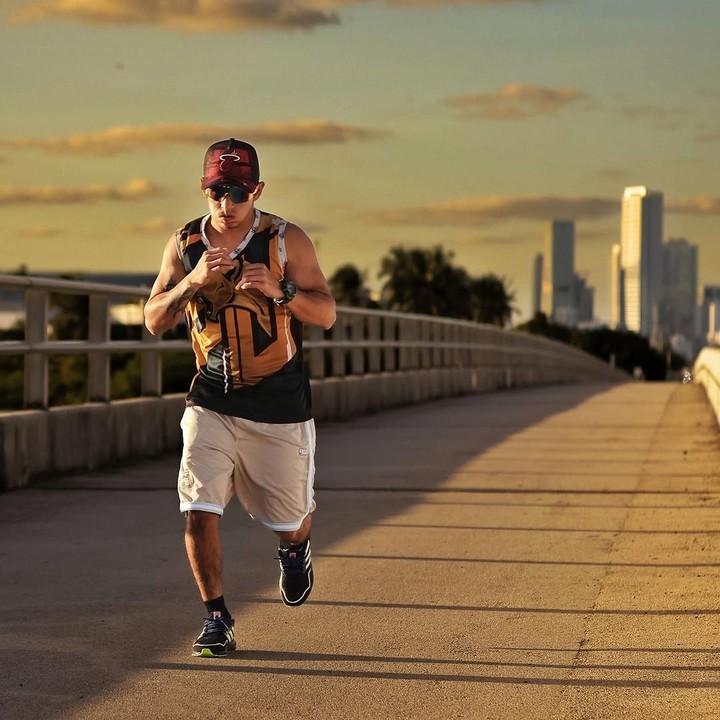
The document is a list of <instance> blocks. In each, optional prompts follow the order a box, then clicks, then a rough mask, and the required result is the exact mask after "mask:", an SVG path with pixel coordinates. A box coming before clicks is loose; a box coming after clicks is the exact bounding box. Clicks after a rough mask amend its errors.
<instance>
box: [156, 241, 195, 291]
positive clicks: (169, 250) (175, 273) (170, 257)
mask: <svg viewBox="0 0 720 720" xmlns="http://www.w3.org/2000/svg"><path fill="white" fill-rule="evenodd" d="M185 275H186V273H185V268H184V267H183V264H182V261H181V260H180V258H179V257H178V254H177V251H176V249H175V241H174V238H171V239H170V240H169V241H168V244H167V245H166V246H165V252H164V253H163V259H162V264H161V266H160V272H159V273H158V275H157V277H156V278H155V282H154V283H153V286H152V290H151V291H150V297H151V298H152V297H155V296H156V295H159V294H161V293H165V292H169V291H170V290H172V289H173V288H174V287H175V286H176V285H177V284H178V283H179V282H180V280H181V279H182V278H183V277H185Z"/></svg>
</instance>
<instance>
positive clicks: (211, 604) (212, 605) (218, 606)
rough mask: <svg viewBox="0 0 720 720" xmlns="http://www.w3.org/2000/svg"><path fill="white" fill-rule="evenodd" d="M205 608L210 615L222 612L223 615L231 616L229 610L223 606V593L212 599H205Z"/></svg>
mask: <svg viewBox="0 0 720 720" xmlns="http://www.w3.org/2000/svg"><path fill="white" fill-rule="evenodd" d="M205 609H206V610H207V611H208V614H209V615H212V614H213V613H214V612H219V613H222V616H223V617H227V618H229V617H231V615H230V611H229V610H228V609H227V608H226V607H225V597H224V596H223V595H221V596H220V597H216V598H215V599H213V600H206V601H205Z"/></svg>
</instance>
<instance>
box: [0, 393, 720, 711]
mask: <svg viewBox="0 0 720 720" xmlns="http://www.w3.org/2000/svg"><path fill="white" fill-rule="evenodd" d="M718 441H719V436H718V429H717V425H716V421H715V418H714V416H713V414H712V411H711V410H710V408H709V405H708V404H707V401H706V400H705V396H704V393H703V391H702V389H701V388H699V387H696V386H694V385H682V384H627V385H620V386H609V385H597V386H564V387H550V388H535V389H527V390H514V391H506V392H499V393H490V394H484V395H475V396H471V397H464V398H456V399H451V400H443V401H438V402H435V403H431V404H427V405H423V406H415V407H409V408H404V409H400V410H393V411H390V412H385V413H382V414H380V415H376V416H369V417H364V418H361V419H358V420H353V421H348V422H344V423H336V424H322V425H321V426H320V428H319V451H318V475H317V483H316V485H317V499H318V506H319V507H318V511H317V513H316V518H315V519H316V531H315V534H314V553H313V554H314V558H315V568H316V574H317V585H316V588H315V591H314V593H313V596H312V599H311V601H309V602H308V603H307V604H306V605H304V606H303V607H301V608H295V609H289V608H286V607H285V606H283V605H282V604H281V602H280V600H279V597H278V592H277V573H278V569H277V566H276V563H275V561H274V560H273V557H274V552H275V542H274V539H273V537H272V535H270V534H269V533H268V532H267V531H265V530H263V529H261V528H258V527H257V526H255V525H253V524H252V522H251V521H249V520H248V519H247V518H245V517H244V515H243V513H242V512H241V510H240V508H239V506H238V505H237V504H236V503H235V504H233V505H232V506H231V508H230V510H229V511H228V513H227V515H226V517H225V518H224V520H223V541H224V548H225V553H226V558H225V572H226V576H227V580H226V597H227V598H228V600H229V603H230V605H231V607H232V609H233V611H234V613H235V616H236V622H237V629H238V640H239V643H238V644H239V651H238V652H237V653H235V654H234V655H232V656H231V657H230V658H228V659H225V660H207V659H194V658H192V657H191V656H190V645H191V643H192V641H193V639H194V638H195V636H196V635H197V633H198V631H199V629H200V627H201V625H202V616H203V614H204V609H203V608H202V605H201V604H200V602H199V600H198V599H197V597H196V591H195V589H194V585H193V583H192V581H191V578H190V574H189V570H187V568H186V562H185V559H184V555H183V549H182V520H181V517H180V515H179V514H178V512H177V505H176V499H175V494H174V479H175V473H176V466H177V458H176V457H171V458H162V459H158V460H153V461H149V462H146V463H143V464H140V465H136V466H132V467H127V468H123V469H120V470H118V471H117V472H115V473H97V474H88V475H82V476H75V477H66V478H62V479H61V480H60V482H58V483H54V484H50V483H48V484H46V485H45V486H44V487H37V486H36V487H33V488H31V489H28V490H21V491H16V492H12V493H8V494H5V495H0V717H1V718H3V720H25V719H28V720H30V719H32V720H43V719H52V720H60V719H62V720H81V719H82V720H105V719H108V720H109V719H110V718H112V719H113V720H117V719H120V720H124V719H131V718H152V719H160V718H258V719H263V720H265V719H271V718H272V719H275V718H278V719H279V718H318V719H320V720H335V719H340V718H342V719H345V718H347V719H353V720H354V719H356V718H357V719H360V718H362V719H363V720H365V719H368V718H423V719H424V718H440V719H444V718H467V719H472V720H482V719H487V720H503V719H505V718H507V719H513V720H515V719H519V718H523V719H526V718H537V719H544V718H553V719H554V720H557V719H558V718H560V719H565V718H567V719H572V720H584V719H587V720H590V719H592V720H599V719H602V718H607V719H608V720H610V719H612V720H617V719H618V718H662V719H663V720H671V719H673V718H683V719H687V718H692V719H693V720H698V719H700V718H713V719H714V720H716V718H717V717H718V715H720V444H719V442H718Z"/></svg>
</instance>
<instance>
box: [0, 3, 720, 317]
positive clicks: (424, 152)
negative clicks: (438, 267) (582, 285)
mask: <svg viewBox="0 0 720 720" xmlns="http://www.w3.org/2000/svg"><path fill="white" fill-rule="evenodd" d="M719 41H720V3H718V2H717V0H455V1H453V0H445V1H440V0H374V1H373V0H174V1H173V2H168V1H167V0H27V1H25V0H0V47H1V48H2V50H0V53H2V63H1V64H0V79H1V80H2V84H1V87H2V94H1V95H0V105H1V107H2V112H1V113H0V214H1V217H2V226H3V232H2V235H1V236H0V272H8V271H13V270H15V269H17V268H18V267H19V266H21V265H26V266H27V268H28V269H29V270H30V271H31V272H35V273H42V272H50V271H53V272H57V271H63V272H133V273H137V272H148V273H155V272H157V270H158V267H159V264H160V259H161V256H162V250H163V247H164V245H165V242H166V241H167V239H168V237H169V236H170V235H171V233H172V232H173V231H174V229H175V228H177V227H181V226H182V225H184V224H185V222H187V221H188V220H190V219H192V218H194V217H198V216H200V215H203V214H204V213H205V212H206V210H207V204H206V201H205V198H204V197H203V195H202V194H201V191H200V189H199V177H200V175H201V171H202V158H203V154H204V151H205V149H206V148H207V146H208V145H209V144H210V143H212V142H214V141H216V140H219V139H223V138H226V137H230V136H233V137H237V138H241V139H244V140H247V141H249V142H251V143H253V144H254V145H255V146H256V147H257V149H258V153H259V155H260V165H261V175H262V179H263V180H264V181H265V182H266V188H265V191H264V193H263V196H262V198H261V199H260V201H259V202H258V206H259V207H260V208H261V209H263V210H267V211H269V212H273V213H275V214H277V215H281V216H282V217H285V218H287V219H288V220H291V221H292V222H295V223H297V224H299V225H300V226H301V227H303V228H304V229H305V230H306V232H307V233H308V234H309V235H310V237H311V238H312V239H313V241H314V242H315V245H316V247H317V251H318V256H319V258H320V262H321V265H322V267H323V270H324V271H325V274H326V276H330V275H331V274H332V273H333V271H334V270H335V269H337V268H338V267H339V266H341V265H343V264H346V263H352V264H354V265H356V266H357V267H358V268H359V269H360V270H362V271H363V272H364V273H365V274H366V279H367V284H368V285H369V286H370V287H371V288H373V289H378V288H379V286H380V283H381V281H380V280H379V279H378V277H377V274H378V271H379V268H380V261H381V258H382V257H383V256H384V255H386V254H387V253H388V251H389V250H390V248H392V247H394V246H397V245H402V246H404V247H407V248H410V247H432V246H434V245H442V246H443V247H444V248H445V249H446V250H447V251H448V252H451V253H453V257H454V262H455V263H456V264H457V265H460V266H462V267H464V268H465V269H466V270H467V271H468V272H469V274H470V275H472V276H473V277H479V276H481V275H484V274H486V273H494V274H496V275H499V276H501V277H503V278H504V279H505V281H506V283H507V285H508V287H509V288H510V290H511V291H512V292H514V294H515V297H516V305H517V307H518V313H517V314H516V316H515V318H514V322H520V321H522V320H524V319H528V317H529V315H530V313H531V291H532V265H533V258H534V257H535V254H536V253H538V252H542V251H543V248H544V235H545V228H546V224H547V222H548V221H550V220H552V219H573V220H574V221H575V231H576V241H575V265H576V271H577V272H578V273H579V274H581V275H583V276H584V277H586V278H587V282H588V283H589V284H590V285H591V286H593V287H594V288H595V314H596V316H597V317H598V319H599V320H601V321H602V320H605V321H607V320H608V316H609V275H610V251H611V246H612V244H613V243H615V242H618V241H619V234H620V198H621V196H622V192H623V188H624V187H626V186H629V185H646V186H647V187H649V188H650V189H652V190H656V191H660V192H662V193H663V194H664V200H665V225H664V237H665V239H669V238H676V237H683V238H686V239H687V240H688V241H689V242H691V243H692V244H695V245H697V246H698V247H699V259H700V278H699V280H700V285H701V286H703V285H707V284H720V182H719V181H720V173H718V167H720V51H719V50H718V47H720V42H719Z"/></svg>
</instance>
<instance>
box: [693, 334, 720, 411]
mask: <svg viewBox="0 0 720 720" xmlns="http://www.w3.org/2000/svg"><path fill="white" fill-rule="evenodd" d="M693 380H694V382H696V383H700V384H701V385H702V386H703V387H704V388H705V392H706V394H707V396H708V400H709V401H710V404H711V405H712V407H713V410H714V411H715V417H716V418H717V419H718V423H720V348H704V349H703V350H701V351H700V354H699V355H698V357H697V360H696V361H695V366H694V367H693Z"/></svg>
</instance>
